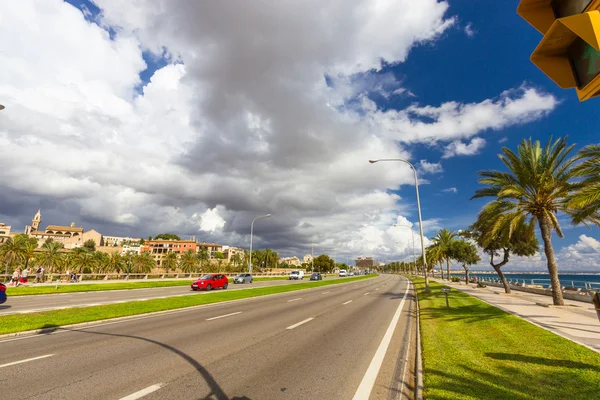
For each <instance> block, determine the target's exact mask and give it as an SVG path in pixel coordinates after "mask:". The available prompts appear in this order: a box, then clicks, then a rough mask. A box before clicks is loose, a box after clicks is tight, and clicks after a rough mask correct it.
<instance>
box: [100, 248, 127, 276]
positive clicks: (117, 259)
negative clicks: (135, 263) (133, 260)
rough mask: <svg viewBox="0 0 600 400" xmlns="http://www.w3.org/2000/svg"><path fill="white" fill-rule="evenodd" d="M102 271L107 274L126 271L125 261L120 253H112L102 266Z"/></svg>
mask: <svg viewBox="0 0 600 400" xmlns="http://www.w3.org/2000/svg"><path fill="white" fill-rule="evenodd" d="M102 269H103V270H104V271H105V272H113V271H115V272H117V273H120V272H121V271H122V270H123V269H125V260H124V259H123V256H121V254H119V253H118V252H116V251H115V252H114V253H111V254H110V255H109V256H108V257H107V258H106V259H105V260H104V263H103V264H102Z"/></svg>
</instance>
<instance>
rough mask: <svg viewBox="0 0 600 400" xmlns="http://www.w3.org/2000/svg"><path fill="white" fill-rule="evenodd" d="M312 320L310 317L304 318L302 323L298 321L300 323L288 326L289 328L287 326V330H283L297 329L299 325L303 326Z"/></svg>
mask: <svg viewBox="0 0 600 400" xmlns="http://www.w3.org/2000/svg"><path fill="white" fill-rule="evenodd" d="M313 319H314V318H312V317H311V318H306V319H305V320H304V321H300V322H298V323H297V324H294V325H290V326H288V327H287V328H285V329H294V328H297V327H299V326H300V325H302V324H305V323H307V322H310V321H312V320H313Z"/></svg>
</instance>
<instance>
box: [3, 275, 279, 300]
mask: <svg viewBox="0 0 600 400" xmlns="http://www.w3.org/2000/svg"><path fill="white" fill-rule="evenodd" d="M286 279H288V277H287V276H281V277H266V278H261V277H257V278H254V281H255V282H262V281H279V280H286ZM192 281H193V279H189V280H181V281H150V282H115V283H87V284H86V283H76V284H74V283H62V284H59V285H58V288H57V287H56V286H19V287H11V286H7V288H6V294H7V295H8V296H9V297H10V296H30V295H36V294H58V293H75V292H99V291H105V290H126V289H147V288H157V287H171V286H189V285H190V284H191V282H192ZM229 281H230V282H231V284H233V279H230V280H229Z"/></svg>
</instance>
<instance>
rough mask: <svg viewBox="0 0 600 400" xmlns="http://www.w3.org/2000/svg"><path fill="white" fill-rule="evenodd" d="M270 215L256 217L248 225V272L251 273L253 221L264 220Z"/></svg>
mask: <svg viewBox="0 0 600 400" xmlns="http://www.w3.org/2000/svg"><path fill="white" fill-rule="evenodd" d="M270 216H271V214H265V215H261V216H258V217H256V218H254V219H253V220H252V223H251V224H250V260H249V262H248V272H250V273H252V233H253V231H254V221H256V220H257V219H259V218H266V217H270Z"/></svg>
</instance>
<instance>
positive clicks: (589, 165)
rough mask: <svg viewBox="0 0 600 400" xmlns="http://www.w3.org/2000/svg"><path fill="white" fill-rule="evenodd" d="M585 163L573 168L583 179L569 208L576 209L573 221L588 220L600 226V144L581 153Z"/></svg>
mask: <svg viewBox="0 0 600 400" xmlns="http://www.w3.org/2000/svg"><path fill="white" fill-rule="evenodd" d="M579 157H580V158H582V159H584V161H583V162H582V163H581V164H579V165H577V166H576V167H574V168H573V173H574V174H575V175H576V176H578V177H582V178H583V180H582V181H581V183H580V187H579V189H578V190H576V191H575V192H574V193H573V195H572V196H571V198H570V199H569V204H568V206H569V207H570V208H573V209H575V210H576V211H574V212H573V221H574V222H575V223H582V222H585V221H586V220H588V221H590V222H593V223H595V224H596V225H599V220H600V215H599V214H598V210H600V144H595V145H590V146H587V147H584V148H583V149H582V150H581V151H580V152H579Z"/></svg>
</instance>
